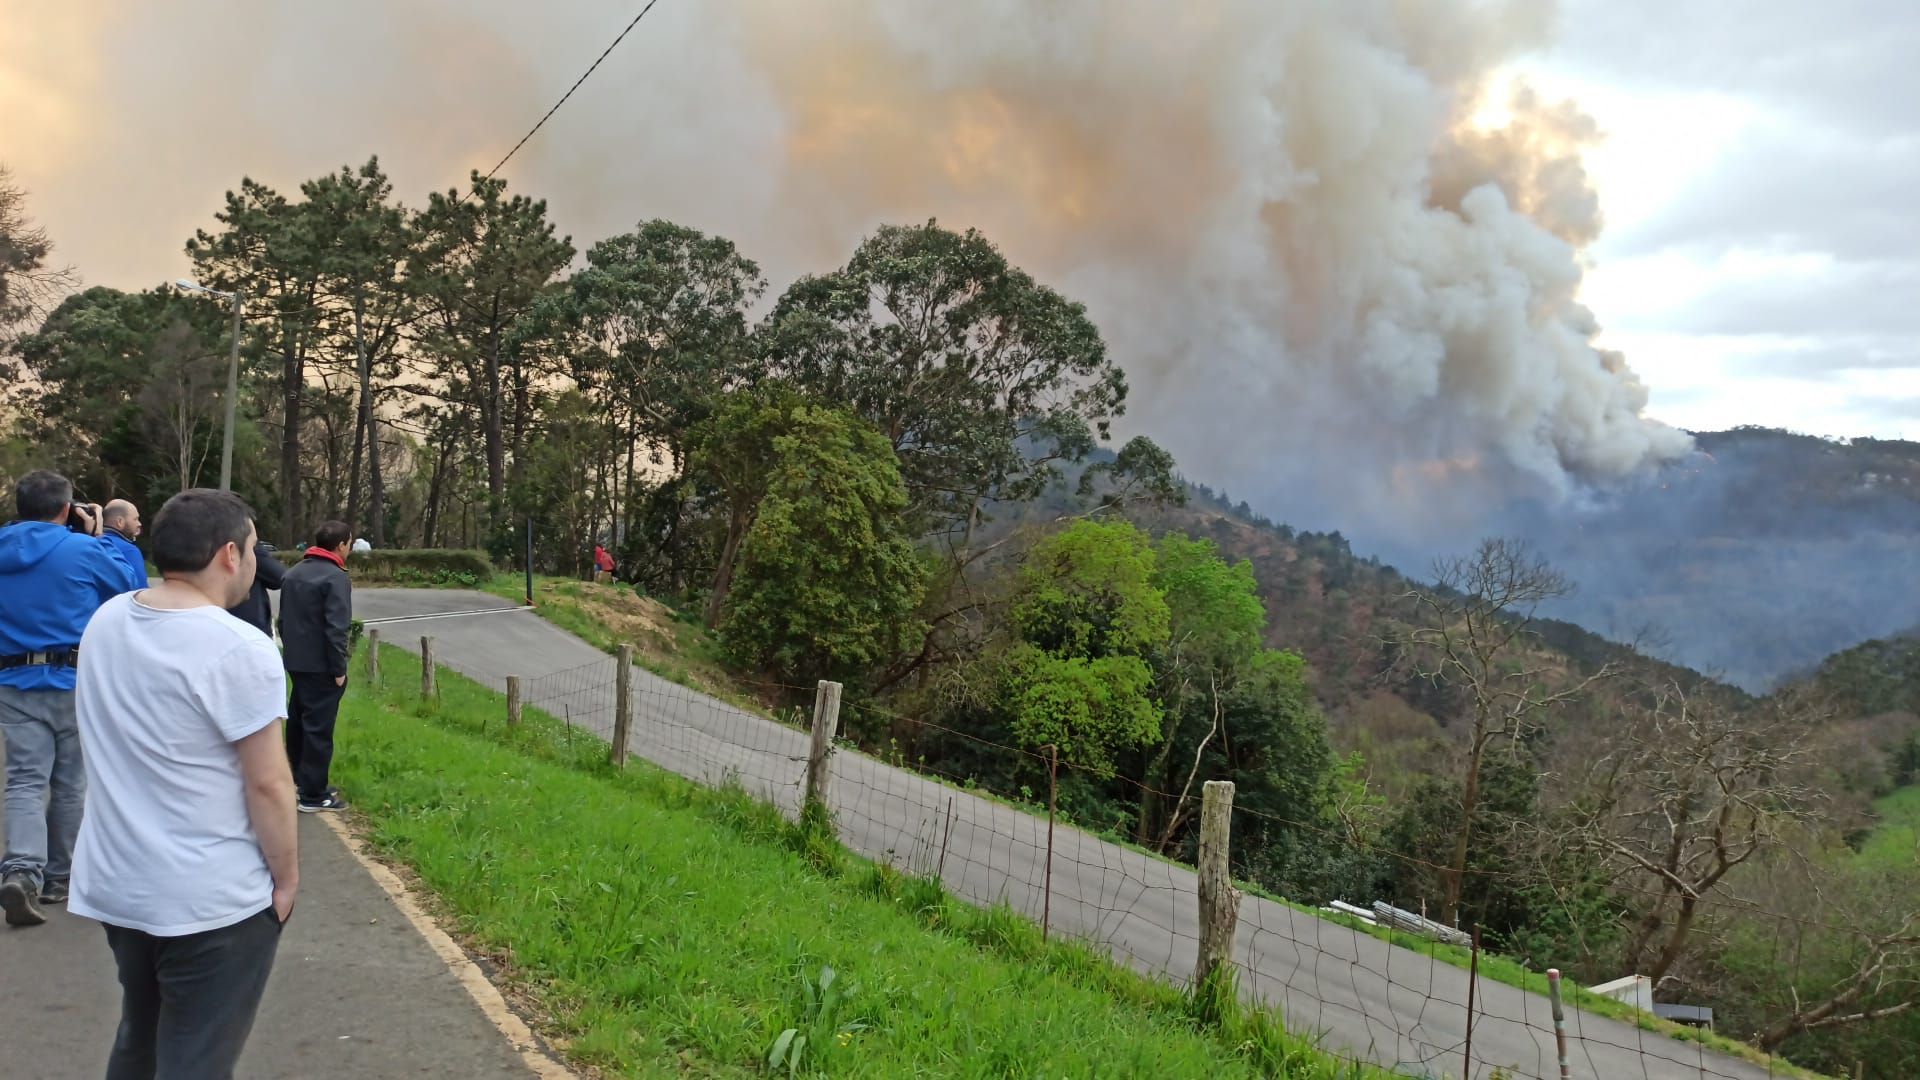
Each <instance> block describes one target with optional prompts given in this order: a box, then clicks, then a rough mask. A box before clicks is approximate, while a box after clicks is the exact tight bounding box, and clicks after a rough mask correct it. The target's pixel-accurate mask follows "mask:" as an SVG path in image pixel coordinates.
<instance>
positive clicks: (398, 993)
mask: <svg viewBox="0 0 1920 1080" xmlns="http://www.w3.org/2000/svg"><path fill="white" fill-rule="evenodd" d="M3 755H4V752H3V751H0V756H3ZM300 866H301V885H300V899H299V903H298V906H297V907H296V909H295V911H294V916H293V920H292V921H291V922H289V923H288V924H287V929H286V936H285V937H284V938H283V939H281V942H280V952H279V955H278V957H277V958H276V960H275V962H274V967H273V977H272V979H271V980H270V981H269V982H268V984H267V995H266V998H265V1000H264V1001H262V1003H261V1006H260V1017H259V1019H258V1020H257V1021H256V1022H255V1024H254V1029H253V1037H252V1039H250V1040H249V1041H248V1043H247V1050H246V1054H245V1055H244V1056H243V1057H242V1058H241V1059H240V1068H239V1072H238V1075H240V1076H245V1077H264V1078H271V1080H296V1078H297V1080H341V1078H345V1077H447V1078H455V1077H459V1078H466V1077H480V1078H506V1077H515V1078H524V1077H526V1076H528V1075H530V1074H529V1072H528V1070H527V1069H526V1067H525V1066H524V1065H522V1063H521V1060H520V1056H519V1055H518V1054H517V1053H516V1052H515V1051H514V1050H513V1048H512V1047H511V1046H509V1045H508V1043H507V1040H506V1039H505V1038H504V1037H502V1036H501V1034H500V1033H499V1031H498V1030H496V1029H495V1028H494V1027H493V1025H492V1024H490V1023H489V1022H488V1021H487V1019H486V1018H485V1017H484V1016H483V1015H482V1014H481V1012H480V1009H479V1008H478V1007H477V1006H476V1005H475V1004H474V1003H473V999H472V998H470V997H468V996H467V994H466V991H464V990H463V989H461V987H460V985H459V983H458V982H457V981H456V980H455V979H454V977H453V975H452V974H450V973H449V972H448V971H447V968H446V965H445V964H443V963H442V962H441V961H440V959H439V958H438V957H437V956H435V955H434V953H433V951H432V950H431V949H430V948H429V947H428V946H427V943H426V942H425V941H424V940H422V939H421V937H420V935H419V934H418V933H417V932H415V931H414V929H413V927H412V925H411V924H409V923H408V922H407V921H406V920H405V919H404V918H402V917H401V916H400V914H399V913H398V912H397V911H396V910H395V908H394V906H393V903H392V901H391V900H389V899H388V898H387V894H386V893H385V892H383V891H382V890H381V889H380V887H379V886H378V885H376V884H375V883H374V881H373V879H372V878H370V877H368V876H367V873H366V871H365V870H364V869H362V868H361V866H360V864H359V863H357V862H355V861H354V860H353V858H352V856H350V855H349V854H348V853H347V849H346V847H345V845H343V844H342V843H341V842H340V839H339V838H338V837H337V836H335V835H334V834H333V832H332V830H330V829H328V828H327V827H326V826H325V825H324V824H322V823H321V822H320V821H318V820H317V819H315V818H313V817H312V816H311V815H302V816H301V819H300ZM0 1002H3V1003H4V1006H0V1074H4V1075H6V1076H9V1077H18V1078H20V1080H27V1078H46V1080H53V1078H61V1080H65V1078H68V1077H87V1076H100V1075H102V1074H103V1073H105V1072H106V1067H107V1051H108V1050H109V1049H111V1047H112V1045H113V1030H114V1026H115V1025H116V1024H117V1023H118V1022H119V1019H120V987H119V983H117V982H116V981H115V979H114V973H113V957H112V955H111V954H110V953H109V952H108V951H107V938H106V935H105V934H104V933H102V932H101V930H100V925H99V924H98V923H95V922H93V921H92V920H90V919H83V918H80V917H78V916H74V915H69V914H67V911H66V909H65V907H61V906H54V907H50V908H49V909H48V916H47V922H46V924H45V925H42V926H34V927H20V928H15V927H7V926H0Z"/></svg>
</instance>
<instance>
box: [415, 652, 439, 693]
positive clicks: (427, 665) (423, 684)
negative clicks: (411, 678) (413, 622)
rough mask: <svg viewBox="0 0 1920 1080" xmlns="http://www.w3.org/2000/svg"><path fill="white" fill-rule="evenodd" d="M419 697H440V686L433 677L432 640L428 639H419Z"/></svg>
mask: <svg viewBox="0 0 1920 1080" xmlns="http://www.w3.org/2000/svg"><path fill="white" fill-rule="evenodd" d="M420 696H421V697H423V698H435V697H439V696H440V684H439V683H438V682H436V681H435V680H434V677H433V639H432V638H430V637H423V638H421V639H420Z"/></svg>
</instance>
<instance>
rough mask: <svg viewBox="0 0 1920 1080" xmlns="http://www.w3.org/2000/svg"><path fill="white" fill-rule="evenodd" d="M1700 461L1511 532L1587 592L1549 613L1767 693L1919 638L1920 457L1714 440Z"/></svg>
mask: <svg viewBox="0 0 1920 1080" xmlns="http://www.w3.org/2000/svg"><path fill="white" fill-rule="evenodd" d="M1696 439H1697V443H1698V448H1699V450H1698V452H1697V453H1695V454H1694V455H1692V456H1691V457H1689V458H1687V459H1685V460H1683V461H1681V462H1678V463H1676V464H1674V465H1671V466H1667V467H1666V468H1664V469H1662V470H1660V471H1659V472H1658V473H1657V474H1655V475H1653V476H1651V477H1648V478H1645V479H1642V480H1640V481H1638V482H1635V483H1631V484H1627V485H1623V486H1619V487H1617V488H1615V489H1613V490H1608V491H1603V492H1595V493H1593V495H1592V496H1591V498H1590V499H1588V500H1586V501H1585V503H1584V504H1583V505H1581V506H1580V507H1578V508H1560V507H1552V508H1533V509H1532V510H1530V511H1528V512H1525V513H1516V514H1514V515H1512V520H1510V521H1507V522H1503V523H1502V524H1501V528H1502V529H1503V530H1504V531H1509V532H1514V533H1516V534H1518V535H1524V536H1527V537H1529V538H1530V539H1532V540H1533V542H1534V543H1536V544H1537V545H1538V546H1539V547H1540V548H1541V549H1542V550H1543V551H1545V552H1546V553H1547V554H1548V555H1549V556H1550V557H1551V558H1552V559H1553V560H1554V562H1555V564H1556V565H1559V566H1560V567H1562V568H1563V569H1564V570H1566V572H1567V573H1568V575H1569V576H1570V577H1572V578H1573V579H1574V580H1575V581H1577V582H1578V583H1579V584H1580V586H1581V587H1580V589H1579V590H1578V591H1577V592H1575V593H1574V594H1573V595H1571V596H1569V597H1568V598H1567V599H1566V600H1565V601H1563V602H1561V603H1559V604H1557V605H1555V607H1554V611H1555V613H1556V614H1559V615H1561V616H1562V617H1564V618H1568V619H1572V620H1573V621H1575V622H1578V623H1580V624H1582V625H1584V626H1588V627H1593V628H1597V629H1601V630H1603V631H1606V632H1608V633H1612V634H1619V635H1630V634H1635V633H1639V632H1641V631H1643V630H1648V629H1651V630H1653V631H1655V632H1656V633H1657V634H1658V636H1659V638H1660V644H1659V651H1660V654H1661V655H1663V656H1666V657H1668V658H1670V659H1672V660H1675V661H1676V662H1679V663H1684V664H1687V665H1689V666H1691V667H1694V668H1697V669H1699V670H1701V671H1706V672H1711V673H1714V674H1716V675H1720V676H1722V677H1724V678H1726V679H1728V680H1730V681H1732V682H1735V683H1738V684H1739V685H1741V686H1744V687H1746V688H1747V689H1749V690H1754V691H1762V690H1765V689H1767V688H1769V687H1772V686H1774V685H1777V684H1778V683H1780V682H1781V681H1782V680H1784V679H1788V678H1790V677H1793V676H1795V675H1799V674H1803V673H1805V672H1806V671H1808V670H1810V669H1811V668H1812V667H1813V666H1814V665H1816V664H1818V663H1819V662H1820V661H1821V659H1822V658H1823V657H1825V656H1827V655H1828V654H1829V653H1833V652H1837V651H1839V650H1841V649H1844V648H1847V647H1848V646H1851V645H1853V644H1856V643H1858V642H1860V641H1864V640H1867V639H1869V638H1878V637H1885V636H1888V635H1890V634H1894V633H1897V632H1899V631H1902V630H1905V629H1907V628H1908V627H1911V626H1914V625H1916V624H1920V545H1916V544H1915V543H1914V542H1913V538H1914V536H1915V535H1916V534H1917V533H1920V444H1917V443H1911V442H1902V441H1894V440H1882V439H1851V440H1845V441H1840V440H1831V439H1818V438H1814V437H1812V436H1807V435H1797V434H1793V433H1791V432H1785V431H1775V430H1769V429H1762V428H1738V429H1735V430H1732V431H1720V432H1706V433H1702V434H1700V435H1698V436H1696Z"/></svg>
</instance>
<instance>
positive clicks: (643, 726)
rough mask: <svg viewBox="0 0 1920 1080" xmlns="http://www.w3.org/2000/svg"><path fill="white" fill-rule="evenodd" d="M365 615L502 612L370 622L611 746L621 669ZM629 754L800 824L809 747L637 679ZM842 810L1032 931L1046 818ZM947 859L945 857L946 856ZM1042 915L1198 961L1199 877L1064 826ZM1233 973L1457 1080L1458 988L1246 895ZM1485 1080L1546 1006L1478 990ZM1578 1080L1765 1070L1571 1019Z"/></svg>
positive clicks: (1116, 942)
mask: <svg viewBox="0 0 1920 1080" xmlns="http://www.w3.org/2000/svg"><path fill="white" fill-rule="evenodd" d="M355 603H356V608H357V611H356V614H358V615H359V616H360V617H361V618H363V619H369V620H384V619H390V618H393V617H397V616H399V617H404V616H415V615H420V614H426V613H433V612H454V611H461V610H469V609H477V608H491V609H499V610H496V611H493V612H491V613H487V614H479V615H459V616H450V617H445V618H435V619H426V620H408V621H403V622H377V623H376V625H379V626H380V627H381V630H382V634H383V638H384V640H386V641H389V642H394V643H397V644H401V645H403V646H406V647H408V648H410V649H414V650H416V651H417V650H418V647H419V638H420V636H421V635H423V634H431V635H433V637H434V638H435V650H436V656H437V658H438V659H439V660H440V662H441V663H443V664H445V665H446V666H448V667H451V668H453V669H454V670H457V671H460V672H461V673H463V674H466V675H468V676H470V677H472V678H475V679H477V680H479V681H481V682H484V683H487V684H488V685H490V686H493V687H495V688H501V687H503V686H504V682H505V676H507V675H509V674H517V675H520V676H521V677H522V679H523V688H524V689H523V692H524V694H525V696H526V699H527V701H528V703H529V704H535V705H540V706H541V707H543V708H545V709H547V710H548V711H550V712H552V713H553V714H554V715H556V716H560V715H565V716H566V717H568V718H569V719H570V720H571V721H572V722H573V723H574V724H576V725H579V726H580V727H582V728H584V729H586V730H591V731H593V732H595V733H597V734H599V735H601V736H602V737H603V738H604V737H607V736H608V735H610V733H611V730H612V718H613V711H614V710H613V696H614V691H613V688H612V680H613V669H614V664H615V661H613V660H612V659H610V658H608V657H606V656H605V654H603V653H600V652H598V651H597V650H595V649H594V648H593V647H592V646H590V645H587V644H586V643H585V642H583V641H581V640H579V639H578V638H575V637H573V636H572V635H570V634H567V633H565V632H563V631H561V630H559V629H557V628H556V627H554V626H552V625H551V624H549V623H547V622H545V621H544V620H541V619H540V618H538V617H537V616H536V615H533V614H531V613H529V612H527V611H525V610H519V611H515V610H512V609H506V608H501V607H500V601H499V600H497V599H495V598H493V597H490V596H487V595H485V594H481V593H468V592H450V591H435V590H403V589H393V590H372V589H363V590H359V591H358V592H356V593H355ZM633 693H634V730H633V732H632V735H631V739H630V745H631V747H632V750H633V751H634V752H635V753H638V754H640V755H643V756H645V757H647V758H649V759H651V760H652V761H654V762H657V763H658V764H660V765H662V766H665V767H666V768H668V769H671V770H673V771H675V772H677V773H680V774H681V775H684V776H688V777H693V778H696V779H700V780H703V781H706V782H710V783H717V782H720V781H722V780H724V779H728V778H732V779H735V780H737V781H738V782H739V783H741V784H742V785H744V786H745V787H747V788H748V789H749V790H753V791H755V792H757V793H758V794H761V795H762V796H764V797H767V798H770V799H772V800H774V801H776V802H777V803H779V804H780V805H781V806H783V807H785V808H787V809H788V810H792V808H793V807H794V806H795V804H796V803H797V801H798V797H799V791H800V783H801V774H802V772H803V771H804V763H805V759H806V744H807V738H806V736H805V735H804V734H803V733H802V732H800V731H798V730H795V729H792V728H788V727H784V726H781V725H779V724H775V723H772V722H770V721H767V720H764V719H761V718H759V717H756V716H752V715H749V714H747V713H744V712H741V711H740V710H738V709H735V708H733V707H731V706H729V705H726V704H724V703H722V702H719V701H715V700H713V699H711V698H708V697H705V696H703V695H700V694H696V693H694V692H692V691H689V690H687V689H685V688H683V687H680V686H678V685H675V684H672V683H669V682H666V681H665V680H662V679H658V678H655V677H654V676H652V675H650V674H648V673H647V672H645V671H641V670H636V671H635V672H634V689H633ZM831 802H832V804H833V807H834V811H835V817H836V820H837V822H838V823H839V826H840V830H841V833H842V835H843V837H844V838H845V839H846V841H847V842H848V844H849V846H851V847H853V848H854V849H856V850H858V851H860V852H862V853H864V854H867V855H869V856H872V857H875V858H884V859H888V860H890V861H892V862H893V863H895V864H897V865H900V866H903V867H906V868H908V869H911V870H915V871H921V872H930V871H937V872H939V873H940V875H941V877H942V878H943V879H944V880H945V882H946V883H947V885H948V887H949V888H950V889H951V890H952V891H953V892H955V893H956V894H957V895H960V896H962V897H965V898H967V899H968V900H971V901H973V902H976V903H980V904H991V903H995V902H999V901H1005V902H1006V903H1009V904H1011V905H1012V906H1013V907H1015V908H1017V909H1019V910H1020V911H1023V912H1025V913H1027V914H1029V915H1031V916H1033V917H1034V918H1036V919H1038V918H1040V917H1041V915H1042V910H1043V896H1044V892H1045V890H1044V888H1043V882H1044V879H1045V875H1046V831H1047V826H1046V821H1045V819H1043V818H1035V817H1033V816H1031V815H1029V814H1026V813H1022V812H1020V811H1017V810H1014V809H1012V808H1010V807H1007V806H1004V805H1002V804H999V803H997V802H993V801H990V800H988V799H985V798H980V797H977V796H974V795H970V794H967V793H965V792H963V791H959V790H956V789H955V788H952V787H948V786H945V785H942V784H938V783H935V782H933V781H931V780H929V779H927V778H925V777H922V776H919V775H917V774H914V773H911V772H908V771H905V770H902V769H898V768H893V767H890V766H887V765H884V764H882V763H880V762H878V761H875V760H874V759H872V758H868V757H866V756H864V755H861V754H856V753H852V752H843V753H841V754H839V755H838V756H837V757H836V758H835V761H834V767H833V786H832V797H831ZM943 848H944V854H943V852H942V849H943ZM1052 870H1053V878H1052V889H1051V897H1052V898H1051V904H1050V912H1049V916H1050V919H1051V925H1052V926H1053V927H1055V928H1056V929H1057V930H1059V931H1062V932H1065V933H1067V934H1071V935H1075V936H1079V937H1082V938H1086V939H1091V940H1095V941H1098V942H1101V943H1102V944H1104V945H1106V946H1107V947H1108V948H1109V949H1111V950H1112V952H1113V953H1114V955H1115V956H1117V957H1118V958H1120V959H1122V960H1123V961H1125V962H1127V963H1129V964H1131V965H1132V966H1134V967H1135V968H1137V969H1139V970H1142V971H1146V972H1150V973H1153V974H1159V975H1167V976H1170V977H1173V978H1175V979H1183V978H1185V977H1187V976H1188V975H1189V974H1190V973H1191V971H1192V966H1193V959H1194V950H1195V945H1196V938H1195V934H1196V922H1195V914H1196V902H1195V899H1194V897H1195V886H1194V879H1193V874H1192V872H1191V871H1189V870H1185V869H1182V868H1180V867H1177V866H1173V865H1170V864H1168V863H1165V862H1161V861H1160V860H1157V859H1153V858H1149V857H1147V856H1145V855H1142V854H1139V853H1137V852H1134V851H1130V850H1127V849H1124V848H1121V847H1118V846H1115V845H1112V844H1108V843H1106V842H1104V841H1101V840H1099V839H1097V838H1095V837H1093V836H1090V835H1088V834H1086V833H1083V832H1080V831H1079V830H1076V829H1068V828H1061V829H1059V830H1057V833H1056V836H1055V855H1054V861H1053V868H1052ZM1236 946H1237V951H1238V959H1239V961H1240V963H1241V964H1242V966H1243V967H1244V969H1245V970H1246V971H1247V972H1250V973H1251V974H1250V975H1247V976H1243V978H1242V984H1243V987H1245V988H1247V989H1250V990H1251V991H1252V992H1255V993H1257V994H1259V995H1260V996H1261V997H1262V998H1263V999H1265V1000H1266V1001H1269V1002H1272V1003H1275V1004H1278V1005H1280V1006H1281V1007H1282V1008H1283V1010H1284V1011H1285V1015H1286V1017H1287V1021H1288V1025H1289V1026H1290V1027H1292V1028H1295V1029H1296V1030H1310V1031H1314V1032H1318V1033H1320V1034H1321V1035H1322V1037H1323V1039H1324V1043H1325V1045H1326V1046H1327V1047H1328V1048H1329V1049H1333V1050H1336V1051H1340V1052H1343V1053H1348V1054H1353V1055H1357V1056H1363V1057H1367V1058H1370V1059H1372V1060H1374V1061H1377V1062H1380V1063H1383V1064H1389V1065H1397V1066H1400V1067H1402V1068H1403V1069H1404V1070H1405V1071H1407V1072H1408V1073H1409V1074H1411V1075H1415V1076H1420V1075H1432V1076H1436V1077H1437V1076H1447V1077H1455V1078H1457V1077H1461V1076H1462V1075H1463V1069H1462V1066H1463V1057H1464V1054H1465V1044H1466V1041H1467V1025H1466V1001H1467V982H1468V980H1467V974H1466V972H1464V971H1462V970H1460V969H1459V968H1456V967H1453V966H1451V965H1448V964H1443V963H1438V962H1435V961H1431V960H1429V959H1428V958H1427V957H1425V956H1423V955H1421V954H1420V953H1417V952H1413V951H1410V950H1407V949H1401V948H1396V947H1393V946H1389V945H1387V944H1386V943H1384V942H1381V941H1379V940H1378V939H1376V938H1373V937H1369V936H1367V935H1364V934H1360V933H1357V932H1355V931H1353V930H1350V929H1348V928H1346V927H1342V926H1339V925H1336V924H1333V923H1330V922H1326V921H1324V920H1321V919H1317V918H1314V917H1312V916H1308V915H1304V914H1301V913H1298V912H1296V911H1294V910H1293V909H1291V908H1288V907H1285V906H1284V905H1279V904H1274V903H1270V902H1268V901H1265V900H1260V899H1258V898H1255V897H1248V898H1247V899H1246V900H1245V901H1244V902H1243V904H1242V907H1241V922H1240V929H1239V933H1238V935H1237V939H1236ZM1474 1011H1475V1022H1474V1028H1473V1038H1472V1058H1473V1065H1472V1073H1471V1075H1472V1076H1473V1077H1474V1078H1484V1077H1491V1076H1493V1075H1494V1071H1495V1069H1504V1070H1505V1071H1506V1073H1507V1074H1508V1075H1512V1076H1520V1077H1540V1078H1542V1080H1552V1078H1557V1077H1558V1076H1559V1071H1558V1066H1557V1064H1556V1060H1555V1056H1554V1047H1553V1025H1552V1020H1551V1014H1550V1012H1549V1007H1548V1004H1547V1002H1546V1000H1545V999H1544V998H1541V997H1539V996H1537V995H1533V994H1527V993H1523V992H1521V991H1519V990H1517V989H1515V988H1513V987H1510V986H1506V985H1504V984H1501V983H1495V982H1491V981H1487V980H1482V981H1481V982H1480V985H1479V987H1478V989H1477V992H1476V997H1475V1010H1474ZM1568 1028H1569V1031H1570V1032H1571V1036H1572V1042H1571V1045H1572V1052H1571V1055H1570V1057H1571V1059H1572V1062H1573V1075H1574V1076H1576V1077H1580V1078H1583V1080H1623V1078H1643V1080H1680V1078H1689V1080H1691V1078H1701V1077H1728V1078H1737V1080H1760V1078H1764V1077H1766V1076H1768V1070H1767V1069H1765V1068H1764V1067H1760V1066H1755V1065H1752V1064H1749V1063H1746V1062H1742V1061H1738V1060H1735V1059H1731V1058H1727V1057H1724V1056H1722V1055H1718V1054H1713V1053H1710V1052H1707V1051H1705V1050H1704V1049H1702V1048H1700V1047H1698V1046H1697V1045H1695V1044H1692V1043H1685V1042H1679V1041H1676V1040H1672V1039H1668V1038H1665V1037H1663V1036H1659V1035H1654V1034H1650V1033H1646V1032H1642V1031H1640V1030H1639V1029H1638V1028H1636V1027H1634V1026H1633V1025H1630V1024H1623V1023H1619V1022H1616V1021H1612V1020H1606V1019H1603V1018H1600V1017H1596V1016H1591V1015H1587V1014H1584V1013H1581V1012H1578V1011H1574V1012H1572V1013H1570V1014H1569V1016H1568Z"/></svg>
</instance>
